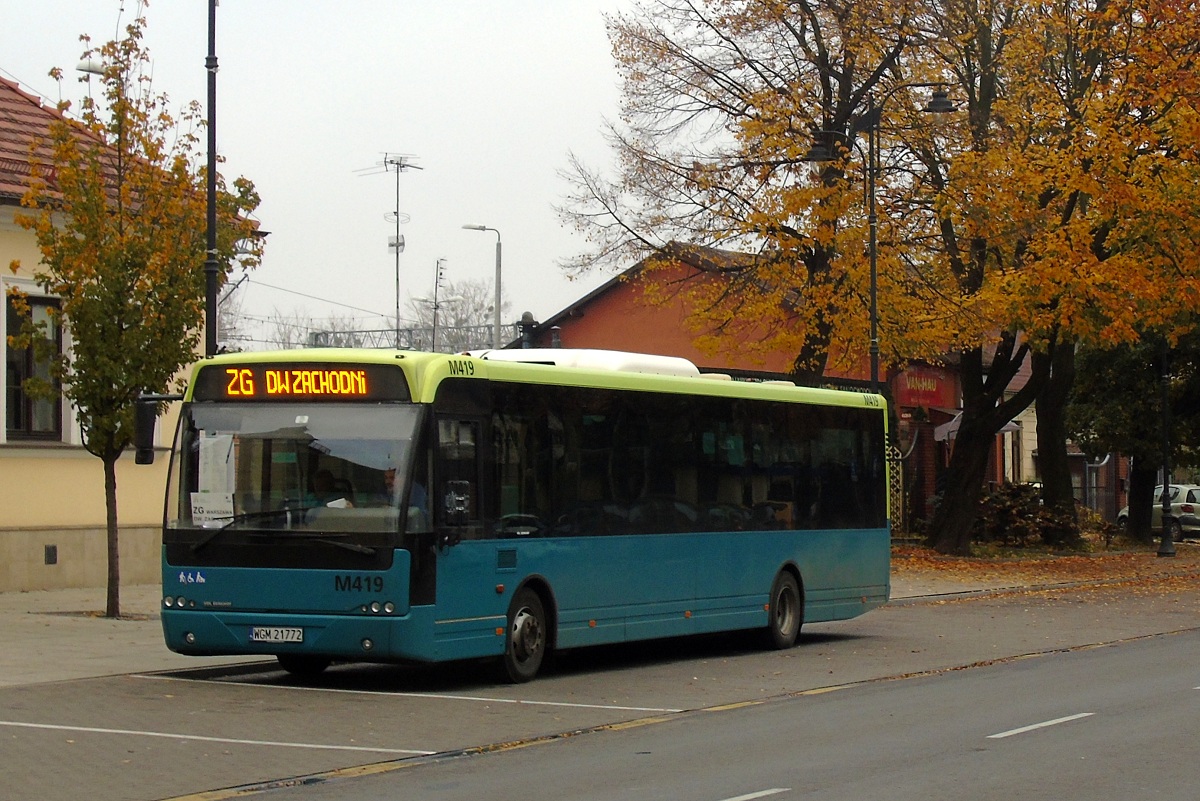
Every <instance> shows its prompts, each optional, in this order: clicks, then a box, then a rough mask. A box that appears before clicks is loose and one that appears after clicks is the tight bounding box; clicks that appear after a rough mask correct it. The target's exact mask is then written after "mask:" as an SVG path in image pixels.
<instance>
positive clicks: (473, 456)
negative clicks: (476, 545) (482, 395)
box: [434, 418, 481, 540]
mask: <svg viewBox="0 0 1200 801" xmlns="http://www.w3.org/2000/svg"><path fill="white" fill-rule="evenodd" d="M478 446H479V422H478V421H475V420H455V419H449V418H443V419H440V420H438V445H437V462H436V464H435V466H434V470H435V471H436V472H435V475H436V476H437V488H438V492H437V493H436V495H435V496H434V497H435V498H436V504H435V505H436V509H435V514H436V515H438V516H439V519H438V523H439V525H440V526H442V527H453V528H454V529H455V530H456V532H455V534H456V536H455V537H454V538H453V539H455V540H457V539H477V538H478V537H479V536H480V531H481V525H480V521H479V462H478V454H479V447H478Z"/></svg>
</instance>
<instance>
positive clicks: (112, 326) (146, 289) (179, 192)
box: [12, 17, 259, 617]
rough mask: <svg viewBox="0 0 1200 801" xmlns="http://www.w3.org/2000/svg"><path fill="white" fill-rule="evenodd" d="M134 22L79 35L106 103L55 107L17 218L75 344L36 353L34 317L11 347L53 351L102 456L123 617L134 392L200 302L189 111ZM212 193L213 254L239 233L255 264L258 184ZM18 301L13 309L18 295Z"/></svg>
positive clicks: (198, 327) (146, 383)
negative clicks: (120, 476) (154, 76)
mask: <svg viewBox="0 0 1200 801" xmlns="http://www.w3.org/2000/svg"><path fill="white" fill-rule="evenodd" d="M144 27H145V19H144V18H141V17H139V18H137V19H135V20H134V21H133V22H132V23H130V24H129V25H128V26H127V27H126V30H125V37H124V38H123V39H120V40H115V41H110V42H108V43H106V44H104V45H102V46H100V47H92V46H90V42H88V40H87V38H86V37H84V39H83V41H84V42H85V43H86V44H88V47H87V50H86V52H85V53H84V58H85V59H91V60H93V61H99V62H100V63H102V64H103V68H102V69H103V74H102V78H101V80H102V85H103V92H102V94H101V98H102V99H94V98H93V97H91V95H90V94H89V96H88V97H86V98H85V99H84V100H83V103H82V106H81V113H80V117H79V119H78V120H72V119H70V118H68V117H66V116H65V115H64V116H63V118H62V120H60V121H58V122H56V123H54V124H53V125H52V128H51V138H52V141H51V142H50V143H49V144H50V147H51V150H52V156H51V157H50V160H49V163H36V162H35V163H34V165H33V167H34V179H33V181H32V183H31V187H30V189H29V191H28V192H27V193H26V195H25V197H24V199H23V203H24V205H25V206H27V207H30V208H32V209H34V210H35V211H34V212H33V213H32V214H25V215H21V216H20V217H19V218H18V222H19V223H20V224H21V225H23V226H24V227H26V228H28V229H30V230H32V231H33V232H34V233H35V234H36V237H37V243H38V247H39V250H40V251H41V256H42V261H41V263H40V264H38V265H37V266H36V267H35V268H34V276H35V279H36V280H37V282H38V284H39V286H40V287H41V288H42V289H43V290H45V291H46V292H47V293H49V294H51V295H53V296H55V297H56V298H57V299H58V301H59V305H58V306H57V307H56V308H55V309H54V310H53V317H52V319H51V321H50V323H51V324H52V325H53V326H54V327H55V328H57V327H59V326H64V327H65V328H66V329H67V330H69V332H70V336H71V342H72V345H71V348H70V350H69V352H68V353H65V354H59V353H57V352H56V351H48V350H46V345H47V344H48V337H47V334H48V333H49V332H48V331H46V330H39V329H38V328H36V327H35V326H33V325H32V323H29V324H27V325H26V327H25V329H24V330H23V331H21V332H20V333H19V334H17V335H16V336H15V337H14V340H15V343H14V344H17V345H19V346H23V347H29V346H33V347H35V349H39V348H40V349H41V350H43V351H44V352H43V353H42V354H41V356H42V357H44V358H47V359H50V360H52V368H51V373H52V376H53V378H54V379H55V380H56V381H57V382H61V387H62V392H63V394H64V395H65V396H66V398H67V399H68V400H69V401H70V402H71V403H72V404H73V406H74V407H75V410H76V412H77V415H78V419H79V424H80V427H81V429H82V432H83V443H84V447H85V448H86V449H87V451H88V452H89V453H91V454H93V455H95V456H97V457H99V459H100V460H101V462H102V463H103V466H104V490H105V507H106V518H107V540H108V594H107V603H106V615H107V616H109V617H119V616H120V567H119V559H118V549H117V543H118V525H117V486H116V462H117V459H118V458H119V457H120V455H121V453H122V451H124V450H125V448H126V447H127V446H128V445H129V442H130V440H131V438H132V431H133V408H134V402H135V400H136V398H137V397H138V395H139V394H140V393H141V392H143V391H149V392H165V391H166V390H167V389H168V387H169V385H170V384H171V382H172V381H173V379H174V378H175V376H176V375H177V374H178V373H179V371H180V369H181V368H182V367H183V366H184V365H186V364H188V363H189V362H191V361H192V360H194V359H195V357H196V350H197V347H198V345H199V340H200V334H201V331H202V322H203V318H204V311H205V310H204V295H205V286H204V261H205V241H204V231H205V216H206V202H205V192H204V187H205V176H204V171H203V169H202V168H201V167H199V166H198V162H199V159H198V158H197V157H196V150H197V147H198V144H199V140H198V138H197V135H196V131H197V129H198V128H200V127H201V120H200V114H199V107H198V106H197V105H196V104H194V103H193V104H192V105H190V106H188V107H187V108H186V109H185V110H184V111H183V112H182V114H181V116H180V120H179V121H178V122H176V120H175V119H174V118H173V117H172V116H171V114H170V113H169V112H168V110H167V108H166V98H165V97H164V96H161V95H154V94H152V92H151V88H150V85H149V77H148V75H147V74H146V72H145V71H144V69H143V68H144V67H145V66H146V65H147V63H148V61H149V56H148V54H147V52H146V51H145V50H144V49H143V48H142V46H141V38H142V32H143V30H144ZM51 74H52V76H53V77H56V78H59V79H61V72H60V71H58V70H55V71H53V72H52V73H51ZM68 107H69V103H63V104H62V105H61V107H60V108H61V109H62V110H63V111H66V110H67V108H68ZM105 107H106V109H107V119H104V115H103V113H102V112H103V111H104V108H105ZM218 198H219V201H218V205H219V231H220V236H219V248H218V249H219V254H218V255H219V256H220V258H221V260H222V261H223V263H224V264H225V265H226V269H227V268H228V265H229V264H230V263H231V260H232V258H233V255H234V247H235V243H237V242H239V241H244V242H248V243H250V246H251V251H252V252H251V253H250V254H249V255H248V257H244V258H243V265H244V266H248V267H252V266H254V264H256V263H257V256H258V252H259V246H258V245H257V244H256V243H255V242H254V241H253V236H252V235H253V224H252V221H251V220H250V219H249V217H248V216H247V215H249V214H250V213H251V212H252V211H253V210H254V209H255V208H256V207H257V205H258V195H257V194H256V192H255V190H254V185H253V184H252V183H251V182H250V181H248V180H245V179H243V178H239V179H237V180H236V181H234V183H233V185H232V187H231V188H227V187H224V186H222V187H221V191H220V192H219V194H218ZM19 266H20V265H19V264H17V263H14V264H13V265H12V267H13V269H14V271H15V270H16V269H17V268H18V267H19ZM14 300H15V302H16V303H17V305H18V308H19V305H20V303H21V298H20V297H16V298H15V299H14ZM26 383H27V385H28V387H27V388H28V389H29V390H30V391H31V392H37V393H41V394H44V395H45V394H50V393H54V392H56V391H57V389H56V387H53V386H50V384H49V382H46V381H41V382H37V381H35V380H33V379H30V380H28V381H27V382H26Z"/></svg>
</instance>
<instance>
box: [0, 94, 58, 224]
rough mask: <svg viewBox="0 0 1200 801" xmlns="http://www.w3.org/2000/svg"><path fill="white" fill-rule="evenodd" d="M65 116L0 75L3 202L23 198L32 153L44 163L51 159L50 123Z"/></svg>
mask: <svg viewBox="0 0 1200 801" xmlns="http://www.w3.org/2000/svg"><path fill="white" fill-rule="evenodd" d="M62 118H63V117H62V114H61V113H60V112H59V111H58V109H56V108H55V107H54V106H53V105H49V104H44V103H43V102H42V99H41V98H40V97H38V96H36V95H32V94H29V93H27V92H24V91H22V90H21V88H20V87H19V86H18V85H17V83H16V82H15V81H9V80H6V79H4V78H0V203H6V204H16V203H19V202H20V201H21V196H22V195H23V194H25V190H26V189H28V188H29V179H30V173H31V170H30V166H29V162H30V153H31V152H32V153H33V154H34V155H36V157H37V158H38V159H39V160H41V161H43V162H48V161H49V160H50V148H49V146H48V145H47V144H46V142H47V140H48V139H49V136H50V124H51V123H53V122H54V121H56V120H61V119H62ZM31 146H33V147H34V149H33V150H32V151H31V149H30V148H31Z"/></svg>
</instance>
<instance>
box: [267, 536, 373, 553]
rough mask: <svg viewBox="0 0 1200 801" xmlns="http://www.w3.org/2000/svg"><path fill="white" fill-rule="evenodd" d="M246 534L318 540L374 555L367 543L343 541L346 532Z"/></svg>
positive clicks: (336, 546)
mask: <svg viewBox="0 0 1200 801" xmlns="http://www.w3.org/2000/svg"><path fill="white" fill-rule="evenodd" d="M248 536H251V537H262V538H270V539H283V540H287V539H300V540H308V541H309V542H319V543H321V544H322V545H332V546H334V547H335V548H344V549H345V550H347V551H353V552H354V553H361V554H364V555H367V556H374V555H375V549H374V548H372V547H370V546H369V545H359V544H358V543H357V542H344V541H343V539H344V538H345V537H346V536H347V535H346V534H318V533H315V532H313V533H308V532H303V531H253V532H250V533H249V535H248Z"/></svg>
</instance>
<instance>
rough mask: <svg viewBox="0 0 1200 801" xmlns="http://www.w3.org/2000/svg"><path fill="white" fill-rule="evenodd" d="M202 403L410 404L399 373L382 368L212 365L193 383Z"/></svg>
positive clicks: (304, 364)
mask: <svg viewBox="0 0 1200 801" xmlns="http://www.w3.org/2000/svg"><path fill="white" fill-rule="evenodd" d="M192 396H193V399H195V400H198V401H201V400H234V401H236V400H243V401H264V400H267V401H269V400H329V401H339V400H341V401H355V400H369V401H380V400H408V398H409V394H408V385H407V383H406V382H405V380H404V374H403V372H401V370H400V368H399V367H396V366H392V365H384V364H311V363H286V364H241V365H210V366H207V367H204V368H203V369H201V370H200V374H199V375H198V376H197V378H196V387H195V391H194V392H193V395H192Z"/></svg>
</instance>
